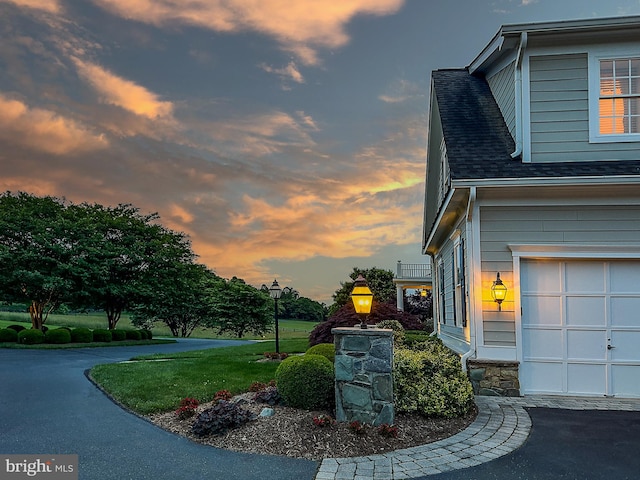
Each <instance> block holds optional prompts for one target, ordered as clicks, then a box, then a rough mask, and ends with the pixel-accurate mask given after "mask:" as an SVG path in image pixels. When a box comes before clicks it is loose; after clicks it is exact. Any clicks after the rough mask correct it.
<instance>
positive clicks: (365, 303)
mask: <svg viewBox="0 0 640 480" xmlns="http://www.w3.org/2000/svg"><path fill="white" fill-rule="evenodd" d="M351 300H352V301H353V306H354V307H355V309H356V313H357V314H358V315H360V328H363V329H364V328H367V317H368V316H369V314H370V313H371V303H372V300H373V293H371V290H370V289H369V286H368V285H367V281H366V280H365V279H364V277H363V276H362V275H358V278H356V282H355V284H354V287H353V290H352V291H351Z"/></svg>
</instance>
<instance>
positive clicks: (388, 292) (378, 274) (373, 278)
mask: <svg viewBox="0 0 640 480" xmlns="http://www.w3.org/2000/svg"><path fill="white" fill-rule="evenodd" d="M358 275H362V276H363V277H364V278H365V280H366V281H367V285H368V286H369V289H371V292H372V293H373V299H374V300H375V301H377V302H379V303H390V302H395V301H396V287H395V285H394V283H393V272H392V271H391V270H383V269H380V268H377V267H372V268H364V269H363V268H358V267H353V271H352V272H351V273H350V274H349V278H351V280H352V281H351V282H340V288H339V289H338V290H336V291H335V293H334V294H333V305H331V307H329V315H332V314H334V313H335V312H336V311H338V309H340V308H341V307H342V306H344V305H346V304H349V303H351V291H352V290H353V285H354V283H355V280H356V278H358Z"/></svg>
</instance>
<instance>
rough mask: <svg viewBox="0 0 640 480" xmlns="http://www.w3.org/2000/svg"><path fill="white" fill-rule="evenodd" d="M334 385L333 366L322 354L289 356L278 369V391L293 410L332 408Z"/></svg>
mask: <svg viewBox="0 0 640 480" xmlns="http://www.w3.org/2000/svg"><path fill="white" fill-rule="evenodd" d="M334 383H335V379H334V369H333V364H332V363H331V362H330V361H329V360H327V359H326V358H325V357H323V356H322V355H302V356H295V357H289V358H287V359H286V360H283V362H282V363H281V364H280V365H279V366H278V369H277V370H276V384H277V385H278V392H280V395H282V398H283V400H284V401H285V403H286V404H287V405H289V406H291V407H294V408H303V409H306V410H315V409H325V408H332V407H333V404H334V402H335V398H334V388H335V387H334Z"/></svg>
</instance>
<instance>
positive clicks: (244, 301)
mask: <svg viewBox="0 0 640 480" xmlns="http://www.w3.org/2000/svg"><path fill="white" fill-rule="evenodd" d="M196 260H197V256H196V255H195V254H194V252H193V250H192V248H191V242H190V240H189V238H188V236H187V235H186V234H185V233H183V232H176V231H173V230H170V229H168V228H166V227H164V226H163V225H162V224H161V223H160V217H159V215H158V214H157V213H152V214H143V213H141V212H140V210H139V209H138V208H136V207H134V206H132V205H130V204H120V205H118V206H115V207H111V206H103V205H100V204H97V203H93V204H90V203H81V204H75V203H72V202H69V201H66V200H65V199H60V198H56V197H51V196H44V197H38V196H35V195H31V194H28V193H24V192H18V193H11V192H5V193H3V194H2V195H0V301H3V302H5V303H24V304H27V305H28V311H29V313H30V316H31V322H32V328H36V329H43V327H44V325H45V323H46V320H47V318H48V316H49V314H50V313H52V312H53V311H55V310H56V309H58V308H60V307H61V306H67V307H69V308H73V309H79V310H83V309H85V310H89V309H101V310H104V312H105V313H106V316H107V321H108V326H109V328H110V329H114V328H115V327H116V324H117V323H118V321H119V320H120V317H121V315H122V313H123V312H128V313H130V314H131V319H132V321H133V323H134V324H135V325H138V326H146V327H150V326H152V325H153V324H154V323H155V322H163V323H165V324H166V325H167V326H168V327H169V328H170V329H171V332H172V333H173V335H175V336H178V335H180V336H184V337H186V336H189V335H190V334H191V333H192V332H193V330H194V329H195V328H196V327H199V326H203V327H209V328H214V329H216V330H217V331H218V333H225V332H229V333H232V334H234V335H236V336H238V337H242V336H243V335H245V334H246V333H248V332H252V333H254V334H256V335H261V334H264V333H266V332H268V331H270V330H271V328H272V324H273V308H274V307H273V300H272V299H271V298H270V297H269V295H268V291H267V292H265V291H262V290H260V289H256V288H255V287H253V286H251V285H248V284H247V283H246V282H245V281H244V280H242V279H240V278H237V277H233V278H231V279H224V278H221V277H219V276H218V275H216V274H215V272H213V271H212V270H210V269H209V268H207V267H206V266H205V265H202V264H200V263H198V262H197V261H196ZM289 290H290V292H288V293H287V295H283V297H284V300H283V301H281V302H279V308H280V309H284V310H285V311H281V318H302V319H305V320H314V321H321V320H323V319H324V318H325V316H326V308H325V307H324V306H323V305H321V304H319V303H318V302H314V301H313V300H310V299H305V298H304V297H300V296H299V295H293V293H292V292H294V291H293V290H291V289H289ZM296 294H297V292H296ZM283 313H284V316H283V315H282V314H283Z"/></svg>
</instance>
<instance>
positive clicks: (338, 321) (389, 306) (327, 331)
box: [309, 301, 422, 346]
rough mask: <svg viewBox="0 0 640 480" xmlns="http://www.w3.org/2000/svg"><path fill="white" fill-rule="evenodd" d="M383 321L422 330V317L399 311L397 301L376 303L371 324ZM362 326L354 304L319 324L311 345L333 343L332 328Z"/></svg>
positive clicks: (313, 334) (370, 319)
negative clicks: (395, 321)
mask: <svg viewBox="0 0 640 480" xmlns="http://www.w3.org/2000/svg"><path fill="white" fill-rule="evenodd" d="M383 320H397V321H398V322H400V324H401V325H402V326H403V327H404V328H405V330H421V329H422V323H421V322H420V317H418V316H417V315H412V314H410V313H407V312H403V311H401V310H398V308H397V306H396V303H395V301H394V302H390V303H377V302H375V301H374V304H373V308H372V309H371V314H370V315H369V323H373V324H376V323H378V322H381V321H383ZM358 324H360V318H359V317H358V314H357V313H356V312H355V309H354V308H353V304H352V303H351V302H349V303H348V304H346V305H344V306H342V307H340V309H338V310H337V311H336V312H335V313H334V314H333V315H331V316H330V317H329V318H328V319H327V320H326V321H325V322H322V323H319V324H318V325H316V326H315V327H314V329H313V330H312V331H311V333H310V334H309V345H311V346H313V345H317V344H318V343H333V334H332V333H331V329H332V328H336V327H353V326H355V325H358Z"/></svg>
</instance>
